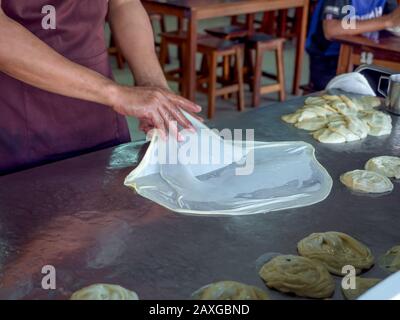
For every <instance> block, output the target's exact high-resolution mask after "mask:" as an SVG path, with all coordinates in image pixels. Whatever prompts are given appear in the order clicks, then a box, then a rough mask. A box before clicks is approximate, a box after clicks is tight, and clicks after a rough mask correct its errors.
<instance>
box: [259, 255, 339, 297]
mask: <svg viewBox="0 0 400 320" xmlns="http://www.w3.org/2000/svg"><path fill="white" fill-rule="evenodd" d="M259 275H260V277H261V278H262V279H263V280H264V281H265V283H266V285H267V286H268V287H270V288H274V289H276V290H279V291H281V292H284V293H294V294H296V295H298V296H300V297H309V298H328V297H330V296H331V295H332V294H333V292H334V290H335V283H334V281H333V279H332V276H331V275H330V274H329V272H328V271H327V270H326V268H325V267H324V266H323V265H322V264H321V263H319V262H317V261H313V260H311V259H308V258H305V257H300V256H295V255H282V256H277V257H275V258H273V259H272V260H270V261H269V262H267V263H266V264H264V266H263V267H262V268H261V270H260V272H259Z"/></svg>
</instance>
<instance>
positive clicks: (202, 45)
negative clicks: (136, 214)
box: [197, 36, 243, 52]
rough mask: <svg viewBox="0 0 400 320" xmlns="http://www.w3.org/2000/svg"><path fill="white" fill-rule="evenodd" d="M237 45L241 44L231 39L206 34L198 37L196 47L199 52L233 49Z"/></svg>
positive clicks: (241, 45)
mask: <svg viewBox="0 0 400 320" xmlns="http://www.w3.org/2000/svg"><path fill="white" fill-rule="evenodd" d="M237 47H243V44H241V43H239V42H236V41H232V40H226V39H220V38H216V37H213V36H206V37H203V38H200V39H199V40H198V41H197V48H198V51H200V52H204V51H215V50H217V51H223V50H228V49H235V48H237Z"/></svg>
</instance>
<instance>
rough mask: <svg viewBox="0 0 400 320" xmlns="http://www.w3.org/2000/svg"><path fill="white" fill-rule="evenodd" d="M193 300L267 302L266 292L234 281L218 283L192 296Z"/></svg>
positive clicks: (205, 287) (203, 288)
mask: <svg viewBox="0 0 400 320" xmlns="http://www.w3.org/2000/svg"><path fill="white" fill-rule="evenodd" d="M192 298H193V299H194V300H269V297H268V295H267V293H266V292H264V291H263V290H261V289H259V288H257V287H253V286H249V285H247V284H244V283H240V282H236V281H220V282H215V283H211V284H209V285H207V286H204V287H202V288H200V289H199V290H197V291H196V292H194V293H193V294H192Z"/></svg>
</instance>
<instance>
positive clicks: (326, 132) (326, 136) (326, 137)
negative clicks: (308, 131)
mask: <svg viewBox="0 0 400 320" xmlns="http://www.w3.org/2000/svg"><path fill="white" fill-rule="evenodd" d="M313 137H314V139H316V140H318V141H319V142H321V143H344V142H346V138H345V137H344V136H342V135H341V134H339V133H337V132H334V131H332V130H331V129H329V128H323V129H321V130H318V131H315V132H314V133H313Z"/></svg>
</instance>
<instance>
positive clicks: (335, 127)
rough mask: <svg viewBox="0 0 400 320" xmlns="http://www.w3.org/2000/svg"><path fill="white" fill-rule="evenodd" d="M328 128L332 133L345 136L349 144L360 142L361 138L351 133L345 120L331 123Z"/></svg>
mask: <svg viewBox="0 0 400 320" xmlns="http://www.w3.org/2000/svg"><path fill="white" fill-rule="evenodd" d="M328 128H329V129H330V130H331V131H333V132H335V133H338V134H340V135H341V136H343V137H344V138H345V139H346V141H347V142H351V141H357V140H360V137H359V136H357V135H355V134H354V133H353V132H352V131H350V130H349V129H348V128H347V123H346V121H344V120H343V121H331V122H330V123H329V124H328Z"/></svg>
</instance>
